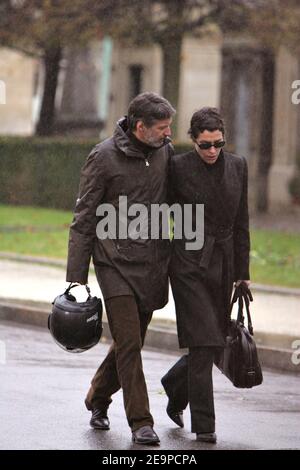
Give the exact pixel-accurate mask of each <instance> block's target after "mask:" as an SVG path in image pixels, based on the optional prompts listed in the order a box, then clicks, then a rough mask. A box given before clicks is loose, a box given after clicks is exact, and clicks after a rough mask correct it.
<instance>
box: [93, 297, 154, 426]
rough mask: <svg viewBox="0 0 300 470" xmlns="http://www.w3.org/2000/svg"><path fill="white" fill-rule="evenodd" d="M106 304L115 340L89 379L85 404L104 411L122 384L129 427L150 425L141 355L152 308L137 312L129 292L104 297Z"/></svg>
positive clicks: (151, 420) (151, 424)
mask: <svg viewBox="0 0 300 470" xmlns="http://www.w3.org/2000/svg"><path fill="white" fill-rule="evenodd" d="M105 307H106V314H107V318H108V323H109V327H110V331H111V335H112V337H113V340H114V341H113V344H112V345H111V347H110V349H109V352H108V354H107V356H106V358H105V359H104V361H103V362H102V364H101V365H100V367H99V369H98V370H97V372H96V374H95V376H94V378H93V380H92V382H91V387H90V389H89V391H88V394H87V398H86V405H87V407H88V408H89V409H95V408H98V409H100V410H102V411H106V410H107V409H108V406H109V405H110V403H111V402H112V400H111V395H113V394H114V393H116V392H117V391H118V390H119V389H120V387H121V388H122V390H123V399H124V406H125V411H126V416H127V420H128V424H129V426H130V427H131V429H132V431H136V430H137V429H139V428H140V427H142V426H146V425H150V426H153V418H152V416H151V414H150V411H149V399H148V393H147V387H146V382H145V377H144V372H143V365H142V358H141V349H142V346H143V344H144V339H145V335H146V331H147V327H148V324H149V322H150V320H151V317H152V312H151V313H142V312H139V311H138V307H137V304H136V301H135V298H134V297H133V296H131V295H124V296H119V297H112V298H110V299H107V300H106V301H105Z"/></svg>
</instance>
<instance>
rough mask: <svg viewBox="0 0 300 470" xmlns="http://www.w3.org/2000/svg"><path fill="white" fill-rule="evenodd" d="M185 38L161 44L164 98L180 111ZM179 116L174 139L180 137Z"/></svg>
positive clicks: (175, 121)
mask: <svg viewBox="0 0 300 470" xmlns="http://www.w3.org/2000/svg"><path fill="white" fill-rule="evenodd" d="M182 42H183V36H182V35H179V36H175V35H174V36H173V37H172V39H170V40H169V41H165V42H164V43H161V48H162V55H163V87H162V88H163V93H162V94H163V96H164V98H166V99H167V100H168V101H170V103H171V105H172V106H173V107H174V108H175V109H178V104H179V86H180V69H181V49H182ZM177 126H178V120H177V114H176V115H175V116H174V119H173V125H172V130H173V137H174V138H176V137H178V132H177V131H178V127H177Z"/></svg>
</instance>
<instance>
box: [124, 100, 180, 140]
mask: <svg viewBox="0 0 300 470" xmlns="http://www.w3.org/2000/svg"><path fill="white" fill-rule="evenodd" d="M175 113H176V111H175V109H174V108H173V106H171V104H170V103H169V101H168V100H166V99H165V98H163V97H162V96H160V95H158V94H157V93H151V92H146V93H141V94H140V95H138V96H136V97H135V98H134V99H133V100H132V101H131V103H130V104H129V108H128V116H127V122H128V127H129V129H130V130H132V131H133V130H135V129H136V124H137V122H138V121H143V123H144V124H145V126H146V127H150V126H152V125H153V124H154V123H155V122H156V121H161V120H163V119H170V118H171V117H172V116H173V115H174V114H175Z"/></svg>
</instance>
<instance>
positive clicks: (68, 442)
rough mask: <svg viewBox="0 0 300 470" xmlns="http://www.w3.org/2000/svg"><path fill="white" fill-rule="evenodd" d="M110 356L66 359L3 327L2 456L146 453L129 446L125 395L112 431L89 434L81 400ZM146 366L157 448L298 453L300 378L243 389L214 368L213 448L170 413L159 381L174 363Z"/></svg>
mask: <svg viewBox="0 0 300 470" xmlns="http://www.w3.org/2000/svg"><path fill="white" fill-rule="evenodd" d="M106 351H107V345H105V344H99V345H98V346H96V347H95V348H93V349H92V350H90V351H87V352H85V353H84V354H81V355H75V354H74V355H73V354H69V353H66V352H64V351H62V350H61V349H59V348H58V346H56V345H55V344H54V342H53V341H52V338H51V337H50V335H49V334H48V332H47V331H45V330H43V329H40V328H34V327H28V326H21V325H19V324H14V323H10V322H1V323H0V377H1V385H0V417H1V418H0V449H98V450H100V449H105V450H113V449H123V450H129V449H137V448H138V449H141V448H142V447H141V446H136V445H134V444H132V442H131V433H130V429H129V428H128V425H127V422H126V418H125V413H124V410H123V401H122V393H121V392H118V393H117V394H116V395H115V396H114V401H113V403H112V405H111V407H110V411H109V416H110V421H111V430H110V431H106V432H103V431H95V430H93V429H91V428H90V427H89V424H88V423H89V418H90V413H89V412H88V411H87V410H86V409H85V407H84V405H83V400H84V397H85V393H86V391H87V389H88V387H89V382H90V379H91V377H92V375H93V373H94V371H95V370H96V368H97V367H98V365H99V362H100V361H101V359H102V358H103V357H104V355H105V353H106ZM143 360H144V369H145V374H146V379H147V383H148V389H149V397H150V403H151V411H152V413H153V416H154V419H155V430H156V432H157V433H158V435H159V436H160V439H161V446H160V449H175V450H186V449H189V450H196V449H212V448H214V449H300V428H299V422H300V387H299V385H300V379H299V376H298V377H297V376H295V375H288V374H283V373H277V372H276V373H274V372H271V371H265V372H264V383H263V385H261V386H259V387H257V388H254V389H251V390H238V389H235V388H234V387H233V386H232V385H231V384H230V383H229V382H228V380H227V379H226V378H225V377H223V376H222V375H221V374H220V372H219V371H218V370H217V369H216V370H215V372H214V384H215V405H216V416H217V435H218V444H217V445H215V446H213V445H209V444H208V445H204V444H200V443H197V442H196V441H195V438H194V434H191V433H190V418H189V411H188V410H187V411H186V412H185V428H184V429H179V428H176V427H175V425H174V426H173V423H172V422H171V421H170V420H169V418H168V416H167V415H166V413H165V406H166V402H167V400H166V396H165V395H164V393H163V390H162V387H161V385H160V380H159V379H160V377H161V376H162V375H163V374H164V373H165V371H166V370H167V369H168V368H169V367H170V366H171V365H172V364H173V363H174V361H175V360H176V356H172V355H166V354H161V353H159V352H154V351H144V352H143ZM149 449H150V448H149V447H147V450H149ZM152 449H153V448H152Z"/></svg>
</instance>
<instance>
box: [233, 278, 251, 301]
mask: <svg viewBox="0 0 300 470" xmlns="http://www.w3.org/2000/svg"><path fill="white" fill-rule="evenodd" d="M250 284H251V282H250V280H249V279H248V280H242V279H240V280H238V281H236V283H235V291H234V295H233V299H232V301H233V302H236V301H237V299H238V297H239V296H240V295H241V296H243V297H244V299H245V302H246V303H247V304H248V305H249V301H250V302H253V297H252V293H251V291H250V289H249V286H250Z"/></svg>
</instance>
